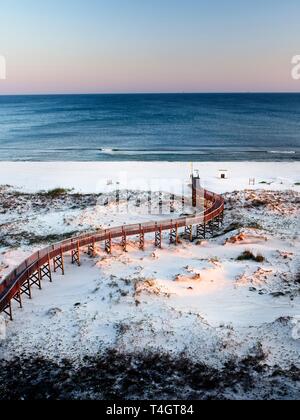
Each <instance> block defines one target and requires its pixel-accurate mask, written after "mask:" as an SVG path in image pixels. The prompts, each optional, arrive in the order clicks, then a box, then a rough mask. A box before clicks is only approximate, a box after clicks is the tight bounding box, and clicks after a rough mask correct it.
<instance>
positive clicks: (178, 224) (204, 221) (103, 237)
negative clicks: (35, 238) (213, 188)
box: [0, 178, 224, 320]
mask: <svg viewBox="0 0 300 420" xmlns="http://www.w3.org/2000/svg"><path fill="white" fill-rule="evenodd" d="M192 187H193V194H195V195H196V196H197V197H198V198H199V199H200V197H201V198H202V200H203V196H204V202H205V204H206V207H207V208H206V209H205V210H202V211H201V212H200V211H199V212H196V214H195V215H194V216H190V217H180V218H177V219H170V220H164V221H162V222H146V223H142V224H140V223H139V224H133V225H126V226H121V227H113V228H110V229H106V230H101V231H99V232H97V233H93V234H86V235H80V236H78V237H76V238H72V239H67V240H65V241H63V242H60V243H57V244H54V245H51V246H48V247H47V248H44V249H42V250H40V251H38V252H36V253H34V254H33V255H31V256H30V257H29V258H27V259H26V260H25V261H23V262H22V263H21V264H20V265H19V266H18V267H16V268H15V270H14V271H12V272H11V273H10V274H9V275H8V276H6V277H5V279H4V280H3V281H2V283H1V284H0V314H1V313H2V312H3V313H5V314H6V315H8V316H9V317H10V319H11V320H12V319H13V316H12V302H13V301H16V302H17V303H18V304H19V306H20V307H21V308H22V295H24V294H25V295H27V297H29V298H30V299H31V297H32V295H31V288H32V287H33V286H38V287H39V288H40V289H41V288H42V280H43V279H44V278H45V277H47V278H48V279H49V280H50V281H52V275H51V262H52V263H53V268H54V271H55V272H56V271H57V270H60V271H61V273H62V274H64V270H65V268H64V255H65V254H66V253H69V252H71V255H72V263H74V264H77V265H80V252H81V249H82V248H86V247H87V248H88V253H89V254H90V255H91V256H93V255H95V246H96V244H97V243H101V242H103V243H105V250H106V252H107V253H111V250H112V240H113V239H116V238H122V246H123V248H124V250H126V245H127V237H129V236H135V235H139V243H140V248H141V249H144V244H145V234H149V233H155V245H156V246H157V247H161V246H162V232H165V231H170V243H175V244H177V242H178V239H179V236H178V229H181V228H185V235H186V237H187V238H190V239H191V240H192V239H193V238H194V235H193V226H197V234H196V237H197V238H205V237H206V234H207V232H208V231H210V232H212V233H213V232H214V231H215V230H217V229H218V228H219V227H220V223H222V222H223V214H224V199H223V197H222V196H220V195H217V194H214V193H212V192H209V191H206V190H203V189H201V187H200V181H199V179H198V178H193V185H192Z"/></svg>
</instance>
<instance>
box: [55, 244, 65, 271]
mask: <svg viewBox="0 0 300 420" xmlns="http://www.w3.org/2000/svg"><path fill="white" fill-rule="evenodd" d="M53 264H54V273H56V272H57V270H61V273H62V275H63V276H64V275H65V263H64V254H63V251H62V247H60V254H59V255H58V256H57V257H54V258H53Z"/></svg>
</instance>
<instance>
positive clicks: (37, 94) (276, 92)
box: [0, 91, 300, 97]
mask: <svg viewBox="0 0 300 420" xmlns="http://www.w3.org/2000/svg"><path fill="white" fill-rule="evenodd" d="M226 94H227V95H258V94H263V95H266V94H269V95H276V94H285V95H287V94H290V95H297V94H300V91H295V92H291V91H216V92H211V91H200V92H176V91H174V92H72V93H70V92H57V93H53V92H48V93H47V92H45V93H0V97H7V96H10V97H13V96H101V95H103V96H105V95H124V96H125V95H137V96H138V95H226Z"/></svg>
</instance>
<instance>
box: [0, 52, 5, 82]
mask: <svg viewBox="0 0 300 420" xmlns="http://www.w3.org/2000/svg"><path fill="white" fill-rule="evenodd" d="M5 79H6V59H5V57H4V56H3V55H1V54H0V80H5Z"/></svg>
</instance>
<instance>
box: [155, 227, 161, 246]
mask: <svg viewBox="0 0 300 420" xmlns="http://www.w3.org/2000/svg"><path fill="white" fill-rule="evenodd" d="M155 246H156V248H162V226H160V227H158V226H157V223H156V231H155Z"/></svg>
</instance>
